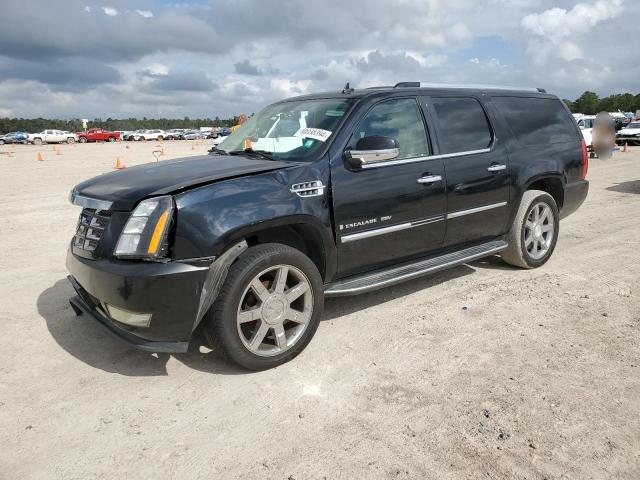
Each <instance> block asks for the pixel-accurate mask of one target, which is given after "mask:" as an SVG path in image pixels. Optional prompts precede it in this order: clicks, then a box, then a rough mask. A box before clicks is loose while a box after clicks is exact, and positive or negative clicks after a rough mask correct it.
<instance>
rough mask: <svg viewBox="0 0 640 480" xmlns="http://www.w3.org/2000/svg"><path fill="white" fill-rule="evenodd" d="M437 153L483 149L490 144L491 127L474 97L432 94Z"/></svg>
mask: <svg viewBox="0 0 640 480" xmlns="http://www.w3.org/2000/svg"><path fill="white" fill-rule="evenodd" d="M432 104H433V109H434V110H435V114H436V117H437V118H438V144H439V145H440V153H441V154H446V153H460V152H471V151H474V150H482V149H485V148H487V147H489V145H490V144H491V139H492V136H491V127H490V126H489V121H488V120H487V116H486V114H485V113H484V109H483V108H482V105H480V102H478V100H476V99H475V98H433V99H432Z"/></svg>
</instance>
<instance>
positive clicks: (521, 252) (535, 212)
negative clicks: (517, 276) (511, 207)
mask: <svg viewBox="0 0 640 480" xmlns="http://www.w3.org/2000/svg"><path fill="white" fill-rule="evenodd" d="M559 219H560V215H559V213H558V206H557V204H556V201H555V200H554V199H553V197H552V196H551V195H549V194H548V193H547V192H543V191H542V190H527V191H526V192H524V195H523V196H522V200H521V202H520V207H519V208H518V213H517V214H516V218H515V219H514V220H513V224H512V226H511V231H510V232H509V234H508V235H507V239H506V240H507V243H508V244H509V246H508V248H507V249H506V250H504V251H503V252H502V253H501V254H500V256H501V257H502V259H503V260H504V261H505V262H507V263H509V264H511V265H514V266H516V267H522V268H536V267H540V266H542V265H544V264H545V263H546V262H547V260H549V258H550V257H551V254H552V253H553V250H554V248H555V247H556V242H557V241H558V232H559V229H560V220H559Z"/></svg>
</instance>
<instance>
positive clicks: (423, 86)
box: [283, 82, 547, 101]
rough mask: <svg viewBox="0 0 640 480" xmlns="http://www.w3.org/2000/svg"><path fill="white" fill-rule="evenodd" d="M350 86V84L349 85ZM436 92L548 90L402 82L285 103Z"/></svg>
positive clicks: (313, 96) (318, 94)
mask: <svg viewBox="0 0 640 480" xmlns="http://www.w3.org/2000/svg"><path fill="white" fill-rule="evenodd" d="M347 85H348V84H347ZM434 90H438V91H447V92H448V93H453V92H456V91H467V92H473V93H482V92H492V93H521V94H527V95H531V94H537V95H546V94H547V92H546V90H544V89H542V88H534V87H512V86H497V85H463V84H447V83H425V82H400V83H398V84H396V85H395V86H391V85H385V86H377V87H368V88H364V89H348V90H347V89H343V90H341V91H333V92H320V93H313V94H310V95H302V96H298V97H292V98H288V99H286V100H283V101H292V100H313V99H321V98H361V97H365V96H369V95H375V94H380V93H383V92H411V93H422V94H428V93H433V91H434Z"/></svg>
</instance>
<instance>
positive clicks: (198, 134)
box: [183, 130, 207, 140]
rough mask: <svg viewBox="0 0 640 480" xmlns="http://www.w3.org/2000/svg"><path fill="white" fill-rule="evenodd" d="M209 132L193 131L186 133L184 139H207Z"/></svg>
mask: <svg viewBox="0 0 640 480" xmlns="http://www.w3.org/2000/svg"><path fill="white" fill-rule="evenodd" d="M206 133H207V132H201V131H199V130H191V131H190V132H186V133H185V134H184V135H183V137H184V139H185V140H200V139H201V138H205V135H206Z"/></svg>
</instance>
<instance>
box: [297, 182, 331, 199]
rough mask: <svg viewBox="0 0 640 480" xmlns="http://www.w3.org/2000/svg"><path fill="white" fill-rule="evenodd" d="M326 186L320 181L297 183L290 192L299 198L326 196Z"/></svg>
mask: <svg viewBox="0 0 640 480" xmlns="http://www.w3.org/2000/svg"><path fill="white" fill-rule="evenodd" d="M324 189H325V186H324V184H323V183H322V182H321V181H320V180H315V181H313V182H304V183H296V184H294V185H291V188H290V189H289V191H290V192H291V193H295V194H296V195H298V196H299V197H303V198H305V197H319V196H321V195H324Z"/></svg>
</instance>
